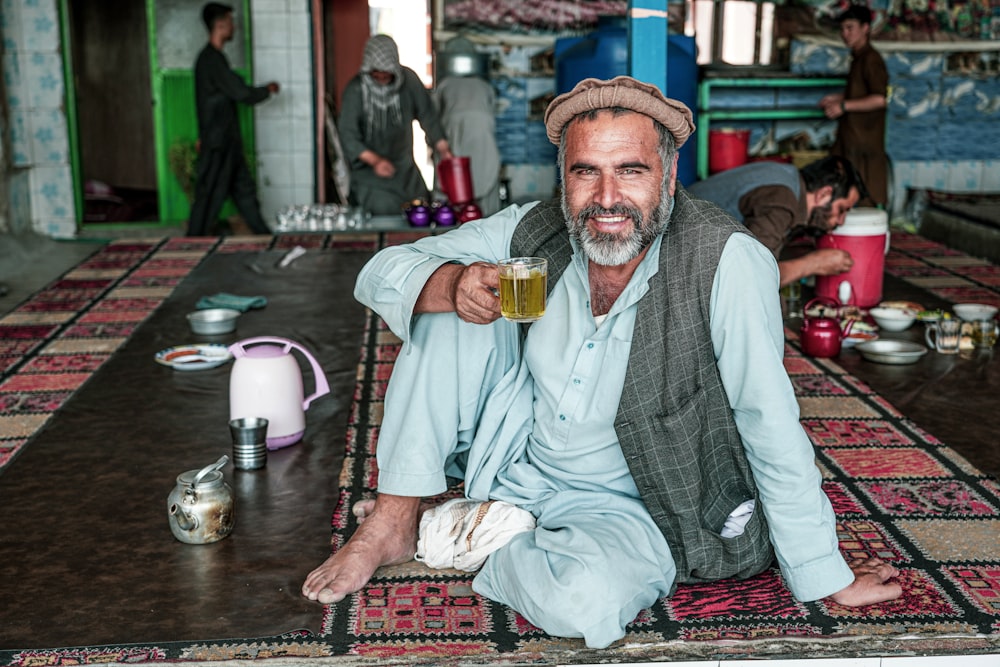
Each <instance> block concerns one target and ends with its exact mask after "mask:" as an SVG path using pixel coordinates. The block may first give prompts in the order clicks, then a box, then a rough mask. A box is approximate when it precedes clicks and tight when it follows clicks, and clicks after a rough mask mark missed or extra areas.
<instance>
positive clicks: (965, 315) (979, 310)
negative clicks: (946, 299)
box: [951, 303, 997, 322]
mask: <svg viewBox="0 0 1000 667" xmlns="http://www.w3.org/2000/svg"><path fill="white" fill-rule="evenodd" d="M951 309H952V310H954V311H955V314H956V315H958V316H959V318H960V319H963V320H965V321H966V322H976V321H978V320H989V319H992V318H993V317H994V316H995V315H996V314H997V307H996V306H990V305H988V304H985V303H956V304H955V305H954V306H952V307H951Z"/></svg>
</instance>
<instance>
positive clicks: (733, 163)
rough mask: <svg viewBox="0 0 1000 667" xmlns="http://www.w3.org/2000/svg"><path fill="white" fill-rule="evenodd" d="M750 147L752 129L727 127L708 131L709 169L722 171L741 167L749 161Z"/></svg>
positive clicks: (714, 171)
mask: <svg viewBox="0 0 1000 667" xmlns="http://www.w3.org/2000/svg"><path fill="white" fill-rule="evenodd" d="M749 149H750V130H738V129H735V128H731V127H727V128H723V129H720V130H709V132H708V171H709V172H710V173H712V174H717V173H719V172H720V171H725V170H727V169H732V168H733V167H741V166H743V165H745V164H746V163H747V159H748V156H747V152H748V151H749Z"/></svg>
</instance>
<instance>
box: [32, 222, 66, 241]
mask: <svg viewBox="0 0 1000 667" xmlns="http://www.w3.org/2000/svg"><path fill="white" fill-rule="evenodd" d="M31 223H32V229H34V230H35V231H36V232H38V233H39V234H44V235H45V236H50V237H52V238H55V239H71V238H75V237H76V232H77V224H76V219H74V218H48V219H44V220H32V221H31Z"/></svg>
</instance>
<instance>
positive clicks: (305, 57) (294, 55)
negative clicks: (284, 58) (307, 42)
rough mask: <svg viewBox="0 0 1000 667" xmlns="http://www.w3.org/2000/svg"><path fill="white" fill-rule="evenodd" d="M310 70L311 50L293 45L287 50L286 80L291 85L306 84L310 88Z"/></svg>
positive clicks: (311, 76) (311, 66)
mask: <svg viewBox="0 0 1000 667" xmlns="http://www.w3.org/2000/svg"><path fill="white" fill-rule="evenodd" d="M312 70H313V61H312V50H311V49H310V48H309V47H304V48H299V47H298V46H297V45H296V44H294V43H293V44H292V45H291V46H290V47H289V48H288V71H289V77H288V80H289V81H291V82H292V83H304V84H308V85H309V87H310V88H312V83H313V75H312V74H313V72H312Z"/></svg>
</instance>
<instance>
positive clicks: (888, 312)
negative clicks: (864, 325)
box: [868, 308, 917, 331]
mask: <svg viewBox="0 0 1000 667" xmlns="http://www.w3.org/2000/svg"><path fill="white" fill-rule="evenodd" d="M868 314H869V315H871V316H872V319H874V320H875V324H877V325H878V327H879V329H881V330H882V331H905V330H906V329H909V328H910V326H911V325H912V324H913V323H914V322H915V321H916V319H917V311H915V310H911V309H909V308H872V309H871V310H869V311H868Z"/></svg>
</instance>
